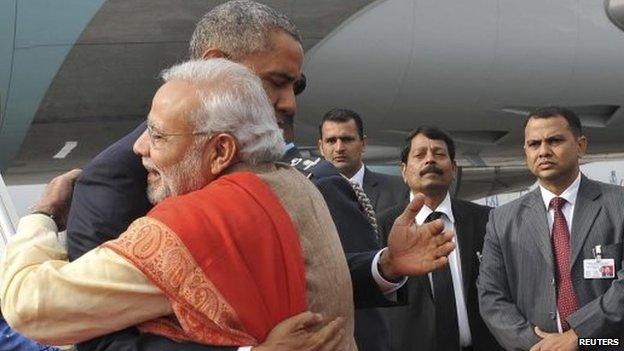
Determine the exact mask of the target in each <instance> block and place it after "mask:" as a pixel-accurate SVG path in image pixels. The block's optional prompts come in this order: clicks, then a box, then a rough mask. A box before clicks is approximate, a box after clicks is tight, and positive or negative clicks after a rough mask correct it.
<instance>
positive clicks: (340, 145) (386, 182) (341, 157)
mask: <svg viewBox="0 0 624 351" xmlns="http://www.w3.org/2000/svg"><path fill="white" fill-rule="evenodd" d="M366 143H367V138H366V135H365V134H364V123H363V121H362V118H361V117H360V115H359V114H357V113H356V112H355V111H351V110H346V109H333V110H330V111H328V112H327V113H326V114H325V115H324V116H323V119H322V120H321V124H320V125H319V140H318V148H319V151H320V152H321V154H322V155H323V157H324V158H325V159H326V160H328V161H329V162H331V163H332V164H333V165H334V166H335V167H336V168H337V169H338V171H340V173H341V174H342V175H344V176H345V177H347V178H349V180H351V181H353V182H356V183H357V184H358V185H359V186H361V187H362V188H363V189H364V192H365V193H366V195H367V196H368V197H369V198H370V200H371V203H372V205H373V208H374V210H375V212H377V213H380V212H382V211H384V210H386V209H388V208H390V207H393V206H396V204H398V203H403V202H405V200H407V194H408V190H407V188H406V187H405V184H404V183H403V182H402V181H401V178H399V177H394V176H390V175H386V174H383V173H377V172H373V171H371V170H370V169H369V168H368V167H366V166H365V165H364V162H362V156H363V155H364V152H365V151H366Z"/></svg>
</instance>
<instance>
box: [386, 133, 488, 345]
mask: <svg viewBox="0 0 624 351" xmlns="http://www.w3.org/2000/svg"><path fill="white" fill-rule="evenodd" d="M456 167H457V166H456V164H455V144H454V142H453V140H452V139H451V138H450V137H449V136H448V135H447V134H446V133H445V132H443V131H442V130H440V129H437V128H431V127H421V128H418V129H416V130H415V131H413V132H412V133H410V135H409V136H408V138H407V139H406V145H405V147H404V149H403V151H402V152H401V173H402V175H403V179H404V180H405V182H406V183H407V184H408V185H409V187H410V190H411V192H412V194H416V193H419V192H421V193H423V194H424V195H425V206H423V207H422V209H421V210H420V211H419V212H418V214H417V215H416V222H417V223H419V224H422V223H425V222H427V221H430V220H431V219H435V218H442V220H443V221H444V223H445V226H446V227H447V228H449V229H451V230H454V231H455V240H456V241H457V247H458V249H456V250H454V252H452V253H451V254H450V255H449V266H448V267H446V268H444V269H442V270H441V271H436V272H433V273H431V274H429V276H426V275H425V276H420V277H414V278H410V279H409V282H408V294H409V296H408V304H407V305H406V306H400V307H393V308H386V309H384V310H383V312H382V313H384V316H385V317H386V318H387V321H388V323H389V327H390V339H391V345H392V350H396V351H409V350H431V351H434V350H439V351H457V350H473V349H474V350H484V351H493V350H497V349H500V346H498V345H497V344H496V341H495V340H494V337H493V336H492V335H491V334H490V333H489V331H488V329H487V328H486V326H485V324H484V323H483V320H482V319H481V317H480V315H479V308H478V303H477V287H476V279H477V273H478V271H479V260H478V256H479V252H480V251H481V249H482V246H483V236H484V234H485V225H486V222H487V218H488V213H489V211H490V208H489V207H485V206H480V205H477V204H474V203H471V202H467V201H462V200H458V199H454V198H451V197H450V194H449V187H450V186H451V183H452V181H453V177H454V174H455V171H456ZM406 203H407V201H404V202H403V203H400V204H398V205H396V206H395V207H393V208H391V209H389V210H388V211H386V212H384V213H381V214H380V215H379V224H380V229H381V232H382V233H383V234H384V235H387V233H388V232H389V230H390V228H391V227H392V225H393V222H394V220H395V219H396V218H397V217H398V216H399V215H400V214H401V212H402V209H401V208H404V207H405V204H406Z"/></svg>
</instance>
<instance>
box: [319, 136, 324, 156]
mask: <svg viewBox="0 0 624 351" xmlns="http://www.w3.org/2000/svg"><path fill="white" fill-rule="evenodd" d="M318 150H319V153H320V154H321V156H323V158H325V154H324V153H323V140H322V139H319V140H318Z"/></svg>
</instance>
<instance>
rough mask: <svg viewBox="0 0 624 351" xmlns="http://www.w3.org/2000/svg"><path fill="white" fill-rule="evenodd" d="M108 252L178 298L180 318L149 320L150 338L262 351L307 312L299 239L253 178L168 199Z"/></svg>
mask: <svg viewBox="0 0 624 351" xmlns="http://www.w3.org/2000/svg"><path fill="white" fill-rule="evenodd" d="M105 246H106V247H109V248H111V249H113V250H114V251H115V252H117V253H119V254H121V255H122V256H124V257H126V258H127V259H128V260H130V261H131V262H132V263H133V264H134V265H135V266H136V267H138V268H139V269H140V270H141V271H142V272H143V273H145V275H146V276H147V277H148V278H150V279H151V280H152V281H153V282H154V284H155V285H157V286H158V287H159V288H160V289H161V290H162V291H163V292H164V293H165V294H166V296H167V297H168V298H169V300H170V301H171V304H172V306H173V309H174V312H175V317H176V318H172V317H169V318H160V319H158V320H155V321H150V322H146V323H143V324H142V325H140V326H139V327H140V328H141V329H142V330H143V331H146V332H151V333H156V334H160V335H165V336H167V337H170V338H173V339H177V340H189V341H194V342H199V343H204V344H210V345H257V344H258V343H260V342H262V341H264V339H265V338H266V336H267V334H268V333H269V331H271V329H272V328H273V327H274V326H275V325H276V324H278V323H279V322H280V321H282V320H284V319H286V318H288V317H290V316H293V315H295V314H298V313H300V312H303V311H305V310H306V299H305V292H306V290H305V289H306V286H305V269H304V261H303V253H302V249H301V245H300V243H299V237H298V235H297V232H296V231H295V228H294V226H293V223H292V221H291V219H290V216H289V215H288V213H287V212H286V211H285V209H284V208H283V206H282V205H281V203H280V201H279V199H278V198H277V197H276V196H275V194H273V192H272V191H271V190H270V189H269V187H268V186H267V185H266V184H265V183H264V182H263V181H262V180H261V179H259V178H258V177H257V176H256V175H255V174H253V173H249V172H237V173H233V174H230V175H226V176H223V177H221V178H219V179H217V180H215V181H213V182H212V183H210V184H209V185H208V186H206V187H205V188H203V189H201V190H199V191H195V192H192V193H189V194H186V195H183V196H178V197H173V198H169V199H167V200H165V201H163V202H162V203H161V204H159V205H158V206H156V207H155V208H154V209H152V210H151V211H150V212H149V213H148V214H147V217H143V218H140V219H139V220H137V221H135V222H134V223H133V224H132V225H131V226H130V227H129V228H128V231H126V232H125V233H124V234H123V235H122V236H120V237H119V239H117V240H114V241H111V242H108V243H106V244H105ZM137 308H140V306H139V307H137Z"/></svg>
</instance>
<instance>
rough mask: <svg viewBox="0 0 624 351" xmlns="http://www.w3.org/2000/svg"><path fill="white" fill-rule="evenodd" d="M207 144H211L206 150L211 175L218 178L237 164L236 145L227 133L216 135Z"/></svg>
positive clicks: (234, 140)
mask: <svg viewBox="0 0 624 351" xmlns="http://www.w3.org/2000/svg"><path fill="white" fill-rule="evenodd" d="M208 144H213V145H212V146H208V147H207V148H206V151H207V152H208V160H209V167H210V172H211V173H212V174H214V175H217V176H218V175H219V174H221V173H223V172H224V171H225V170H226V169H228V168H229V167H230V166H232V165H233V164H235V163H238V161H239V155H238V144H237V143H236V139H235V138H234V137H233V136H232V135H230V134H227V133H221V134H218V135H217V136H215V137H214V139H213V140H212V141H210V142H209V143H208Z"/></svg>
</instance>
